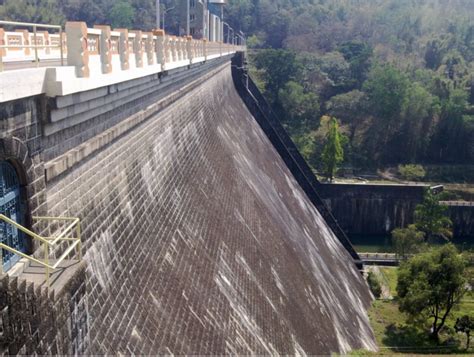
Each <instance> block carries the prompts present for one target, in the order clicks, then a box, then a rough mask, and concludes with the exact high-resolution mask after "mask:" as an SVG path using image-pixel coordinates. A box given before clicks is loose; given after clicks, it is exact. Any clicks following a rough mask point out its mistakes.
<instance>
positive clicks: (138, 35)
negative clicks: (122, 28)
mask: <svg viewBox="0 0 474 357" xmlns="http://www.w3.org/2000/svg"><path fill="white" fill-rule="evenodd" d="M130 32H131V33H134V34H135V39H134V40H133V52H134V53H135V64H136V66H137V68H142V67H143V45H142V32H141V31H130Z"/></svg>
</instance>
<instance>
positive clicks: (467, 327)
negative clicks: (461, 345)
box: [454, 315, 474, 350]
mask: <svg viewBox="0 0 474 357" xmlns="http://www.w3.org/2000/svg"><path fill="white" fill-rule="evenodd" d="M454 329H455V330H456V332H462V333H465V334H466V350H468V349H469V340H470V339H471V331H472V330H474V317H472V316H468V315H464V316H462V317H460V318H458V319H457V320H456V324H455V325H454Z"/></svg>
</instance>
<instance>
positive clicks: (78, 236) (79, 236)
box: [76, 221, 82, 261]
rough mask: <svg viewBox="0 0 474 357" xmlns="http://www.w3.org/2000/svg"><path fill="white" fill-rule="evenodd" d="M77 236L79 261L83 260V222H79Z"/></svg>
mask: <svg viewBox="0 0 474 357" xmlns="http://www.w3.org/2000/svg"><path fill="white" fill-rule="evenodd" d="M76 234H77V239H78V240H79V243H78V244H77V256H78V257H79V261H81V260H82V241H81V222H80V221H79V222H77V226H76Z"/></svg>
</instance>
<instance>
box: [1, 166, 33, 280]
mask: <svg viewBox="0 0 474 357" xmlns="http://www.w3.org/2000/svg"><path fill="white" fill-rule="evenodd" d="M0 214H3V215H5V216H6V217H8V218H10V219H12V220H13V221H15V222H17V223H18V224H20V225H23V226H24V225H25V223H26V222H25V221H26V205H25V204H24V202H23V199H22V184H21V180H20V176H19V174H18V171H17V169H16V168H15V166H14V164H13V163H12V162H10V161H0ZM0 241H1V242H2V243H3V244H5V245H8V246H9V247H11V248H14V249H16V250H18V251H20V252H23V253H26V252H27V242H26V237H25V234H24V233H23V232H21V231H19V230H18V229H17V228H16V227H14V226H12V225H11V224H8V223H6V222H4V221H1V220H0ZM19 259H20V257H19V256H18V255H15V254H13V253H12V252H10V251H7V250H5V249H2V265H3V271H8V270H9V269H10V268H11V267H12V266H13V265H14V264H15V263H16V262H17V261H18V260H19Z"/></svg>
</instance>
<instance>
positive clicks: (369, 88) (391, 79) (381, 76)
mask: <svg viewBox="0 0 474 357" xmlns="http://www.w3.org/2000/svg"><path fill="white" fill-rule="evenodd" d="M409 84H410V81H409V80H408V78H407V77H406V75H405V74H403V73H402V72H401V71H400V70H398V69H397V68H395V67H394V66H392V65H388V64H387V65H383V66H382V65H376V66H374V67H373V68H372V70H371V71H370V73H369V77H368V79H367V81H365V83H364V86H363V90H364V92H365V93H366V94H367V98H368V102H369V107H370V108H371V109H372V111H373V113H374V114H375V115H377V116H379V117H380V119H385V120H391V119H393V118H394V116H396V115H397V114H399V113H400V111H401V109H402V105H403V103H404V101H405V97H406V93H407V90H408V87H409Z"/></svg>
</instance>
